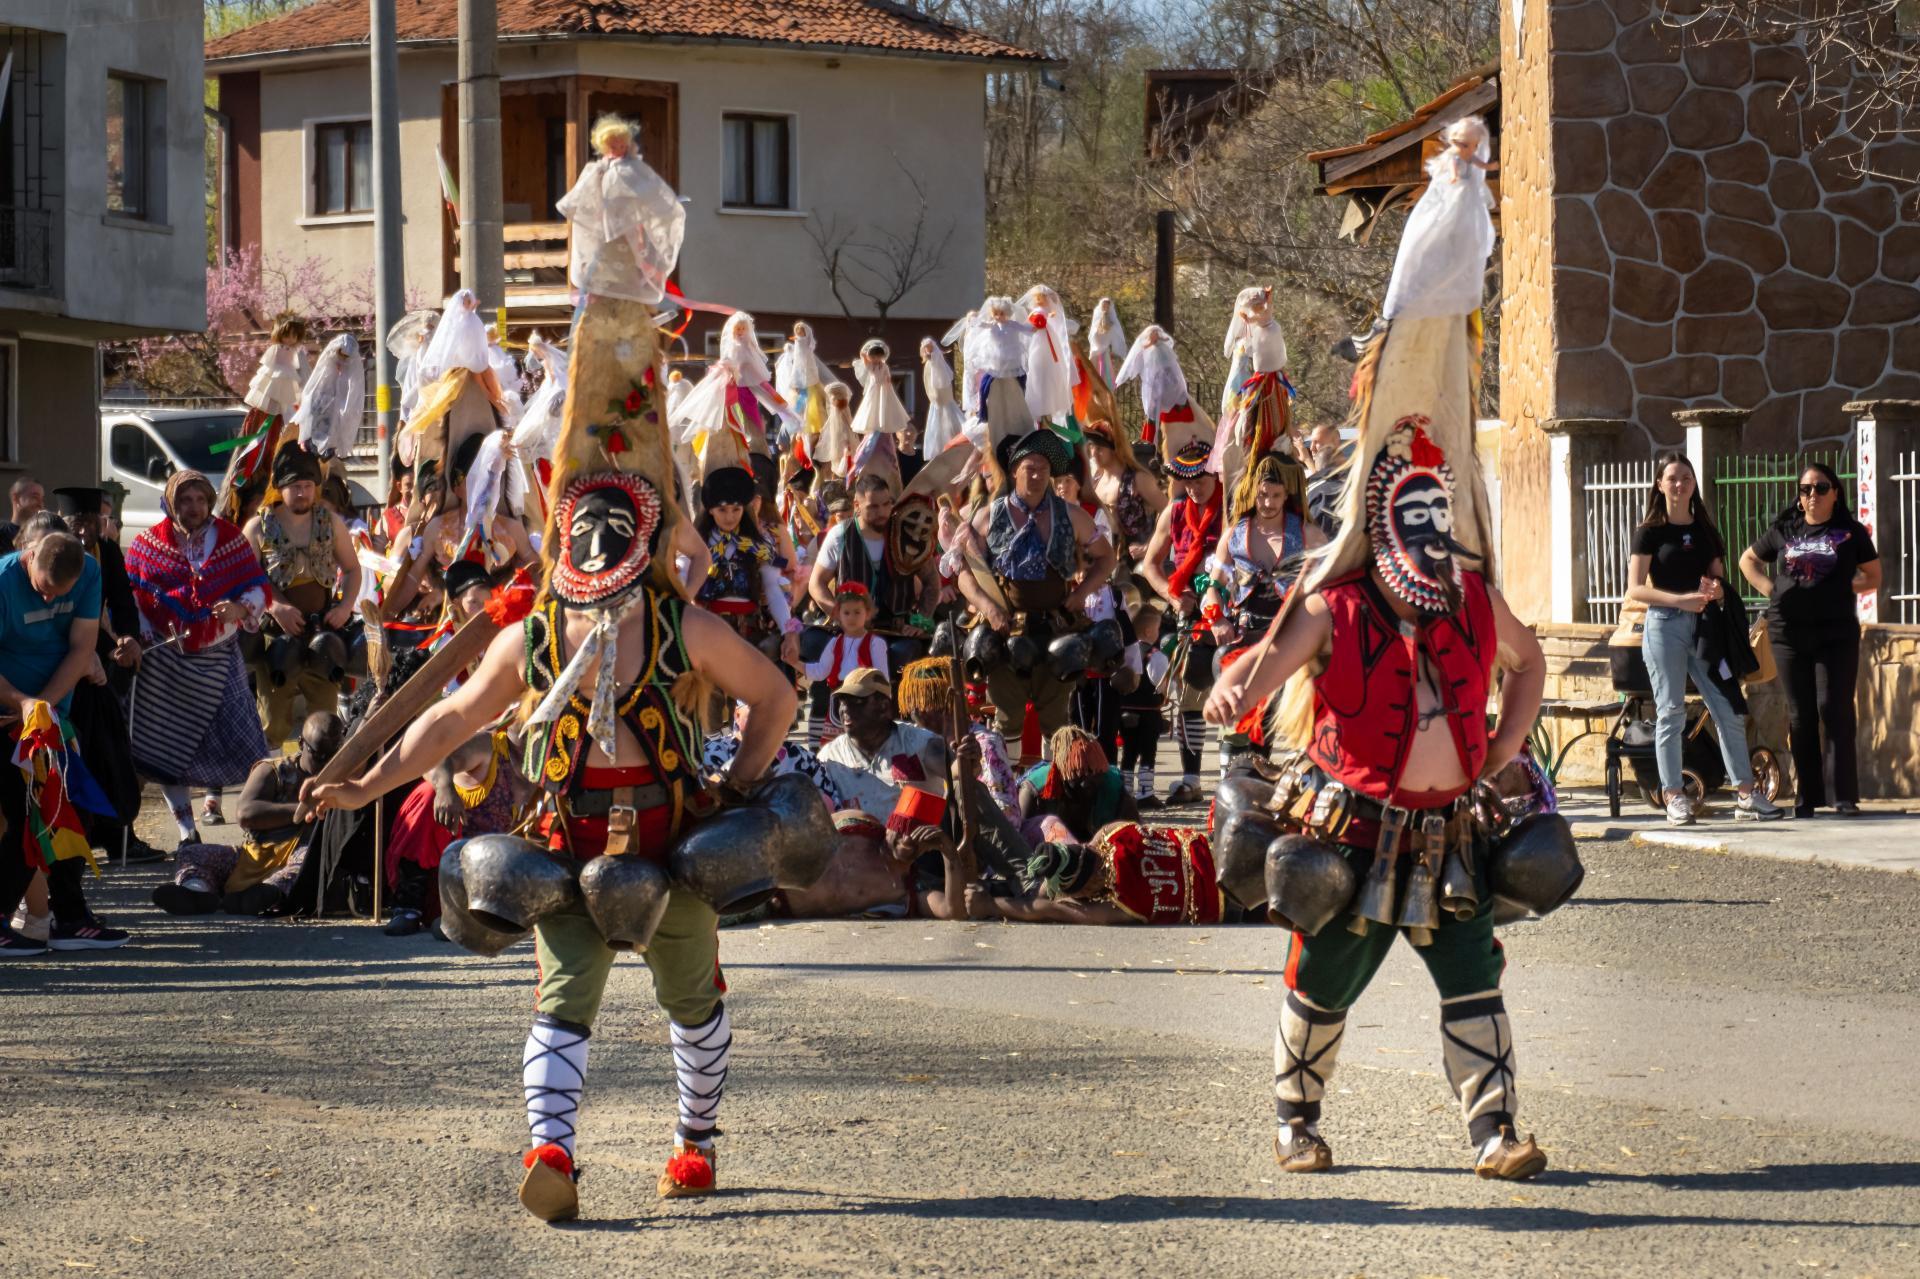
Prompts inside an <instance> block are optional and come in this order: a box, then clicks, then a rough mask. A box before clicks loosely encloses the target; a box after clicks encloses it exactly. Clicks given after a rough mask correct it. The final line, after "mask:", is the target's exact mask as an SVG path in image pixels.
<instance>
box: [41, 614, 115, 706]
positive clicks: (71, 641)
mask: <svg viewBox="0 0 1920 1279" xmlns="http://www.w3.org/2000/svg"><path fill="white" fill-rule="evenodd" d="M99 640H100V619H99V618H97V617H89V618H85V619H75V621H74V623H73V625H72V626H70V627H68V628H67V655H66V656H65V657H63V658H61V659H60V665H59V666H57V667H55V668H54V672H53V678H52V679H50V680H48V681H47V683H46V687H44V688H42V689H41V690H40V700H41V701H43V702H45V703H47V705H49V706H58V705H59V704H60V699H61V698H63V697H65V696H66V695H67V694H68V693H71V692H72V691H73V688H74V685H76V684H78V683H79V682H80V681H81V680H83V679H85V678H86V677H87V672H88V671H90V670H92V669H93V664H94V662H95V661H96V660H97V659H96V658H95V656H94V652H93V649H94V645H95V644H97V643H98V642H99Z"/></svg>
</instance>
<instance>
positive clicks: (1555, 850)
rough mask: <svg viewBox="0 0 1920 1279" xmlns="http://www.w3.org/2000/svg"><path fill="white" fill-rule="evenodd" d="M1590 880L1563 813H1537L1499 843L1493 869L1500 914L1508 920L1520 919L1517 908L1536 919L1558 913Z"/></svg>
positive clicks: (1490, 877) (1491, 875) (1489, 867)
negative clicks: (1515, 909)
mask: <svg viewBox="0 0 1920 1279" xmlns="http://www.w3.org/2000/svg"><path fill="white" fill-rule="evenodd" d="M1586 877H1587V870H1586V867H1584V866H1582V865H1581V864H1580V853H1579V850H1578V849H1577V848H1576V847H1575V846H1574V839H1573V827H1572V826H1570V825H1568V823H1567V819H1566V818H1564V817H1562V816H1561V815H1560V814H1558V813H1535V814H1534V815H1533V816H1531V817H1528V818H1526V819H1524V820H1523V821H1521V822H1520V824H1519V825H1517V826H1515V827H1514V828H1513V830H1512V831H1511V832H1510V833H1508V835H1507V836H1506V838H1504V839H1502V840H1501V841H1500V842H1499V843H1498V844H1496V845H1494V849H1493V858H1492V861H1491V863H1490V864H1489V866H1488V879H1490V880H1491V881H1492V885H1493V891H1494V895H1495V907H1496V911H1497V912H1498V913H1499V914H1502V915H1505V916H1507V917H1509V918H1517V917H1518V916H1515V915H1514V913H1513V909H1512V908H1513V907H1514V906H1518V907H1521V908H1523V909H1524V910H1525V911H1530V912H1532V913H1533V914H1535V915H1545V914H1547V913H1549V912H1551V911H1554V910H1557V909H1558V908H1559V907H1561V906H1563V905H1565V904H1566V901H1567V899H1568V898H1569V897H1572V896H1573V895H1574V893H1575V892H1576V891H1578V889H1579V887H1580V881H1581V880H1583V879H1585V878H1586ZM1503 903H1505V904H1507V906H1506V909H1504V910H1502V909H1500V907H1501V906H1502V904H1503Z"/></svg>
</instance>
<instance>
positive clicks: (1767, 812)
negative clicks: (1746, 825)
mask: <svg viewBox="0 0 1920 1279" xmlns="http://www.w3.org/2000/svg"><path fill="white" fill-rule="evenodd" d="M1786 815H1787V814H1786V812H1785V811H1784V810H1782V809H1781V808H1780V806H1779V805H1777V804H1775V803H1774V802H1773V801H1772V800H1770V799H1768V798H1767V797H1766V796H1765V795H1762V794H1761V793H1760V788H1759V787H1757V786H1756V787H1754V788H1753V789H1752V790H1750V791H1748V792H1747V793H1746V794H1744V795H1742V796H1741V797H1740V798H1739V800H1738V801H1737V802H1736V803H1735V804H1734V806H1733V818H1734V820H1735V821H1739V820H1741V819H1743V818H1744V819H1745V820H1747V821H1750V822H1777V821H1779V820H1780V819H1781V818H1782V817H1785V816H1786Z"/></svg>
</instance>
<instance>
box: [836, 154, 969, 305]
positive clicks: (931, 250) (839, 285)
mask: <svg viewBox="0 0 1920 1279" xmlns="http://www.w3.org/2000/svg"><path fill="white" fill-rule="evenodd" d="M893 162H894V164H895V165H897V166H898V167H899V169H900V172H901V174H902V175H903V176H904V177H905V178H906V180H907V184H908V185H909V186H911V187H912V188H913V224H912V225H911V226H909V227H908V228H907V229H906V230H905V231H895V230H893V229H892V228H890V227H885V226H876V227H872V228H869V229H868V232H867V236H866V238H861V235H860V230H859V229H857V228H854V227H849V226H845V225H843V224H842V223H841V221H840V215H839V214H837V213H836V214H834V215H833V216H831V217H829V218H827V219H825V220H824V221H823V220H822V219H821V217H820V215H819V214H818V213H814V214H811V215H809V216H808V218H807V235H808V236H809V237H810V238H811V239H812V240H813V248H814V258H815V262H816V263H817V265H818V266H819V267H820V271H821V274H823V275H825V276H826V277H827V287H828V288H830V289H832V290H833V300H834V301H835V302H837V303H839V304H840V311H841V313H842V314H843V315H845V316H846V317H847V319H849V320H854V321H859V322H861V323H863V324H865V325H866V326H867V328H868V331H869V332H879V331H881V330H883V329H885V328H886V324H887V315H888V313H889V312H891V311H892V310H893V308H894V307H896V306H898V305H899V304H900V302H901V301H903V300H904V299H905V298H906V296H907V295H908V294H909V293H912V292H913V290H914V289H915V288H916V287H918V286H919V285H920V283H921V282H922V281H924V280H926V279H927V277H929V276H931V275H932V274H933V273H934V272H935V271H938V270H939V269H940V266H941V263H942V262H943V261H944V260H945V258H946V254H947V245H948V243H949V242H950V241H951V240H952V239H953V222H952V220H951V219H949V220H948V222H947V224H946V227H945V229H944V230H943V229H939V228H937V227H935V226H933V225H932V222H931V210H930V209H929V208H928V205H927V188H926V184H925V183H924V182H922V181H921V180H920V176H919V175H918V174H916V173H915V172H914V171H913V170H912V169H910V168H908V167H907V166H906V165H905V164H904V163H902V162H901V160H900V157H899V156H895V157H894V161H893ZM860 299H864V301H865V305H866V306H867V307H870V308H872V314H871V315H863V314H855V311H854V305H855V302H856V300H860Z"/></svg>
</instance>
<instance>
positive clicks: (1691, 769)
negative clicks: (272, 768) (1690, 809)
mask: <svg viewBox="0 0 1920 1279" xmlns="http://www.w3.org/2000/svg"><path fill="white" fill-rule="evenodd" d="M1645 617H1646V614H1645V612H1644V611H1640V610H1636V611H1634V612H1623V613H1622V615H1621V619H1620V626H1619V629H1617V630H1616V631H1614V633H1613V635H1612V637H1611V638H1610V639H1609V640H1608V641H1607V660H1608V666H1609V668H1610V674H1611V676H1612V679H1613V691H1614V692H1615V693H1617V694H1618V695H1619V696H1620V699H1621V700H1620V714H1619V715H1618V716H1617V717H1615V719H1614V721H1613V727H1612V728H1611V729H1609V730H1608V732H1607V763H1606V771H1607V811H1608V813H1609V814H1611V815H1612V816H1614V817H1618V816H1620V807H1621V803H1622V796H1623V794H1624V792H1625V778H1624V774H1625V772H1626V768H1629V767H1630V768H1631V769H1632V771H1633V784H1634V786H1635V787H1636V788H1637V789H1638V790H1639V792H1640V796H1641V798H1642V799H1644V800H1646V802H1647V803H1648V804H1650V805H1652V806H1653V807H1654V808H1655V809H1659V808H1662V807H1663V805H1662V804H1661V802H1660V767H1659V764H1658V762H1657V761H1656V759H1655V754H1654V702H1653V681H1652V679H1651V677H1649V676H1648V674H1647V661H1646V656H1645V654H1644V653H1642V652H1641V649H1640V632H1641V629H1642V626H1643V624H1644V621H1645ZM1749 758H1750V759H1751V761H1752V764H1753V777H1754V783H1755V785H1757V786H1758V787H1759V788H1760V793H1761V794H1763V795H1765V796H1766V797H1767V798H1768V799H1772V798H1773V797H1774V796H1775V795H1776V794H1777V793H1778V792H1779V789H1780V763H1779V760H1777V759H1776V758H1775V757H1774V753H1773V752H1772V751H1771V750H1768V749H1767V748H1766V747H1764V746H1758V747H1754V748H1753V749H1752V750H1751V751H1750V752H1749ZM1623 765H1624V767H1623ZM1680 775H1681V777H1682V778H1683V779H1684V781H1683V782H1682V785H1683V787H1684V788H1685V790H1686V793H1687V797H1688V798H1689V799H1691V800H1692V801H1693V803H1694V807H1695V808H1696V810H1697V809H1699V808H1700V806H1701V804H1702V802H1703V801H1704V800H1705V799H1706V797H1707V796H1708V795H1711V794H1713V793H1714V792H1715V791H1718V790H1719V789H1721V788H1722V787H1724V786H1725V785H1726V784H1727V765H1726V761H1725V760H1723V759H1722V758H1721V757H1720V739H1719V737H1718V735H1717V734H1716V733H1715V732H1714V728H1713V716H1711V715H1709V714H1708V713H1707V708H1706V705H1705V703H1703V702H1701V701H1700V699H1699V698H1698V697H1693V696H1689V697H1688V698H1687V720H1686V728H1685V730H1684V732H1683V735H1682V737H1681V739H1680Z"/></svg>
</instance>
